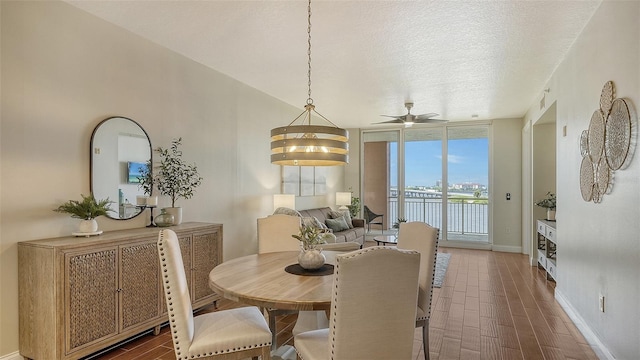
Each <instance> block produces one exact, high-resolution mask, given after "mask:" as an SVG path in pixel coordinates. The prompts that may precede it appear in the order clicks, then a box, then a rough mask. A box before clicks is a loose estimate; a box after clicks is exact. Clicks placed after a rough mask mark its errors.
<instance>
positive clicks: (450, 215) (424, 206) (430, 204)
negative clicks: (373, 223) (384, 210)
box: [385, 197, 489, 235]
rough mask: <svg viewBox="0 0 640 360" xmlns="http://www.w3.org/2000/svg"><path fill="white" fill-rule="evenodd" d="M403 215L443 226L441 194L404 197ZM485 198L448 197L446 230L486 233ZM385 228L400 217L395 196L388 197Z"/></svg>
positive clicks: (487, 220) (486, 202)
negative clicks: (426, 196) (427, 196)
mask: <svg viewBox="0 0 640 360" xmlns="http://www.w3.org/2000/svg"><path fill="white" fill-rule="evenodd" d="M404 203H405V204H404V218H405V219H407V221H423V222H426V223H427V224H430V225H432V226H436V227H439V228H441V229H442V228H443V227H442V197H433V198H424V197H405V201H404ZM488 208H489V206H488V199H487V198H470V197H449V199H448V201H447V231H448V232H449V233H459V234H476V235H487V234H488V233H489V231H488V226H489V225H488V224H489V218H488V214H489V211H488ZM388 209H389V216H388V217H385V219H388V220H387V221H388V222H389V223H388V224H387V226H388V227H391V226H393V223H394V222H396V220H397V219H398V218H399V216H398V198H397V197H389V206H388Z"/></svg>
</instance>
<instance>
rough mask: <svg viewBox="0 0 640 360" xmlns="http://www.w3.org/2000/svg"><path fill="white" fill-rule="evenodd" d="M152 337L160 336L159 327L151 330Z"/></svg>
mask: <svg viewBox="0 0 640 360" xmlns="http://www.w3.org/2000/svg"><path fill="white" fill-rule="evenodd" d="M153 335H154V336H158V335H160V325H158V326H155V327H154V328H153Z"/></svg>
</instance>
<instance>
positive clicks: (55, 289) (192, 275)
mask: <svg viewBox="0 0 640 360" xmlns="http://www.w3.org/2000/svg"><path fill="white" fill-rule="evenodd" d="M171 229H172V230H174V231H175V232H176V234H177V235H178V238H179V239H180V247H181V250H182V256H183V261H184V267H185V273H186V274H187V282H188V284H189V289H190V291H191V301H192V307H193V308H194V309H197V308H199V307H202V306H204V305H207V304H210V303H212V302H214V301H216V300H217V299H219V296H218V295H217V294H215V293H214V292H213V291H212V290H211V289H210V288H209V285H208V278H209V272H210V271H211V270H212V269H213V268H214V267H215V266H216V265H217V264H219V263H221V262H222V225H220V224H209V223H184V224H181V225H178V226H173V227H171ZM158 232H159V228H142V229H130V230H119V231H110V232H105V233H104V234H102V235H99V236H94V237H89V238H84V237H62V238H53V239H43V240H33V241H24V242H19V243H18V281H19V284H18V296H19V318H20V319H19V337H20V355H22V356H24V357H25V358H28V359H38V360H39V359H47V360H48V359H78V358H80V357H83V356H86V355H89V354H92V353H94V352H96V351H99V350H101V349H104V348H106V347H108V346H110V345H113V344H115V343H117V342H120V341H122V340H125V339H127V338H129V337H131V336H133V335H136V334H138V333H141V332H143V331H147V330H149V329H155V331H156V333H157V332H158V331H159V329H160V325H161V324H162V323H164V322H166V321H167V311H166V304H165V300H164V291H163V288H162V283H161V276H160V262H159V261H158V251H157V248H156V241H157V239H158Z"/></svg>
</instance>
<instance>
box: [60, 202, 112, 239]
mask: <svg viewBox="0 0 640 360" xmlns="http://www.w3.org/2000/svg"><path fill="white" fill-rule="evenodd" d="M80 196H82V201H77V200H69V201H67V202H65V203H64V204H62V205H60V206H58V208H56V209H54V210H53V211H55V212H60V213H66V214H71V217H72V218H76V219H82V221H81V222H80V225H79V226H78V233H81V234H96V233H97V232H98V222H97V221H96V218H97V217H98V216H103V215H107V212H109V211H112V210H111V208H110V207H109V206H110V205H111V204H113V201H111V200H109V198H106V199H103V200H96V199H95V198H94V197H93V194H91V195H88V196H84V195H82V194H81V195H80Z"/></svg>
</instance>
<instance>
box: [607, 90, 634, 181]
mask: <svg viewBox="0 0 640 360" xmlns="http://www.w3.org/2000/svg"><path fill="white" fill-rule="evenodd" d="M631 112H632V110H630V106H629V105H628V104H627V101H626V100H625V99H616V100H615V101H614V102H613V106H612V107H611V114H610V115H609V118H608V119H607V124H606V127H605V134H606V136H605V142H604V151H605V157H606V159H607V164H608V166H609V168H610V169H611V170H618V169H621V168H623V167H625V168H626V167H627V166H628V165H629V161H627V160H628V159H630V158H631V156H628V155H629V151H630V145H631V134H632V128H633V123H632V122H631Z"/></svg>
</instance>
